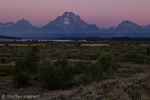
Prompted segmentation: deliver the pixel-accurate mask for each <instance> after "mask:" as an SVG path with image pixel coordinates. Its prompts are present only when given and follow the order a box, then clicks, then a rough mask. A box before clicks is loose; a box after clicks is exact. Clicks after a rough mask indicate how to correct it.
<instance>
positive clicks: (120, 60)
mask: <svg viewBox="0 0 150 100" xmlns="http://www.w3.org/2000/svg"><path fill="white" fill-rule="evenodd" d="M0 45H1V47H0V80H13V86H14V88H22V87H23V88H27V87H40V88H44V89H48V90H59V89H71V88H77V87H78V86H81V85H83V86H87V85H89V84H92V83H93V82H96V83H97V84H99V83H101V82H104V81H105V82H106V83H105V85H106V84H107V85H106V86H105V85H104V86H103V85H102V86H101V87H100V88H101V89H102V88H103V89H104V90H103V89H102V90H103V91H104V92H105V88H106V90H108V89H109V88H112V87H109V88H108V86H109V85H108V84H109V82H110V81H106V80H113V79H114V80H116V78H117V79H118V78H119V80H118V81H119V83H116V84H119V87H116V86H115V87H113V88H116V89H112V91H110V89H109V96H108V97H107V99H104V100H149V99H150V98H149V96H148V93H149V91H148V89H149V85H150V80H148V79H147V78H146V79H147V80H146V81H144V83H142V82H141V83H140V82H139V83H134V82H131V83H133V84H132V85H133V86H130V82H129V83H128V82H127V83H124V78H127V77H132V76H133V75H138V74H142V75H149V74H150V66H149V65H150V42H143V41H142V42H140V41H136V42H126V41H122V42H118V41H115V42H114V41H99V42H79V41H74V42H53V41H49V42H38V41H26V42H19V41H18V42H17V41H12V42H6V41H4V42H0ZM144 77H145V76H144ZM121 80H123V81H121ZM128 81H129V80H128ZM107 82H108V83H107ZM121 82H122V83H123V84H124V85H125V86H122V84H121ZM110 83H111V82H110ZM111 84H113V83H111ZM134 84H136V85H137V87H138V88H136V87H135V86H134ZM141 84H145V86H144V87H143V85H141ZM120 86H121V87H120ZM91 94H92V95H94V94H93V93H91ZM120 95H123V96H122V97H119V96H120ZM124 96H125V97H124ZM139 96H140V97H139ZM119 98H120V99H119ZM121 98H122V99H121ZM142 98H144V99H142ZM145 98H147V99H145ZM89 100H91V99H89ZM97 100H99V99H97Z"/></svg>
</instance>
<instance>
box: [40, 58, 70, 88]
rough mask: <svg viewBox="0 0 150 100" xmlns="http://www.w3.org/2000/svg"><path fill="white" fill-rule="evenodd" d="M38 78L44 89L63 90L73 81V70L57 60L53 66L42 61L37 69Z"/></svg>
mask: <svg viewBox="0 0 150 100" xmlns="http://www.w3.org/2000/svg"><path fill="white" fill-rule="evenodd" d="M64 65H65V66H64ZM38 76H39V79H40V82H41V83H42V85H43V87H44V88H47V89H50V90H55V89H64V88H67V87H69V85H70V84H69V83H70V81H71V80H72V79H73V68H72V66H70V65H69V64H68V63H65V60H59V61H57V62H56V64H54V65H52V64H51V63H49V61H44V62H43V63H42V64H41V65H40V67H39V70H38Z"/></svg>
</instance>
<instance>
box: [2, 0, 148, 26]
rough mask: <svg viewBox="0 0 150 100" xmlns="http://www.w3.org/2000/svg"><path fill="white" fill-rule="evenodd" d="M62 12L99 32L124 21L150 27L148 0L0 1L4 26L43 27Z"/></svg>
mask: <svg viewBox="0 0 150 100" xmlns="http://www.w3.org/2000/svg"><path fill="white" fill-rule="evenodd" d="M65 11H69V12H74V13H75V14H77V15H80V17H81V18H82V19H83V20H84V21H86V22H87V23H89V24H96V25H97V26H99V27H100V28H108V27H111V26H117V25H118V24H119V23H120V22H121V21H123V20H131V21H133V22H135V23H137V24H139V25H143V26H144V25H148V24H150V0H0V22H3V23H4V22H8V21H12V22H16V21H18V20H20V19H22V18H24V19H26V20H28V21H30V22H31V24H32V25H36V26H43V25H46V24H47V23H48V22H49V21H52V20H54V19H56V17H57V16H61V15H62V14H63V13H64V12H65Z"/></svg>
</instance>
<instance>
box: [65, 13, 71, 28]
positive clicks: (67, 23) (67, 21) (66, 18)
mask: <svg viewBox="0 0 150 100" xmlns="http://www.w3.org/2000/svg"><path fill="white" fill-rule="evenodd" d="M68 16H69V13H67V16H66V17H65V19H64V24H65V25H69V24H70V22H69V20H68Z"/></svg>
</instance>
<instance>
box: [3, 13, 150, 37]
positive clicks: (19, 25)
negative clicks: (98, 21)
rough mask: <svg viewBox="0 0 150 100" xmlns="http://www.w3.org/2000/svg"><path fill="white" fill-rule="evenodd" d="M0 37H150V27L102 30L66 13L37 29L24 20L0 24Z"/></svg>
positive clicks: (123, 24)
mask: <svg viewBox="0 0 150 100" xmlns="http://www.w3.org/2000/svg"><path fill="white" fill-rule="evenodd" d="M0 35H3V36H15V37H16V36H19V37H26V36H28V37H36V36H39V37H49V38H50V37H56V38H57V37H147V36H148V37H150V25H147V26H144V27H142V26H140V25H138V24H136V23H134V22H132V21H128V20H126V21H122V22H121V24H119V25H118V26H117V27H111V28H109V29H100V28H98V27H97V26H96V25H95V24H92V25H90V24H87V23H86V22H85V21H84V20H82V19H81V18H80V16H79V15H75V14H74V13H72V12H65V13H64V14H63V15H62V16H58V17H57V18H56V19H55V20H53V21H50V22H49V23H48V24H47V25H45V26H42V27H39V28H38V27H36V26H33V25H32V24H30V22H29V21H27V20H25V19H22V20H19V21H18V22H16V23H13V22H7V23H0Z"/></svg>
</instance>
